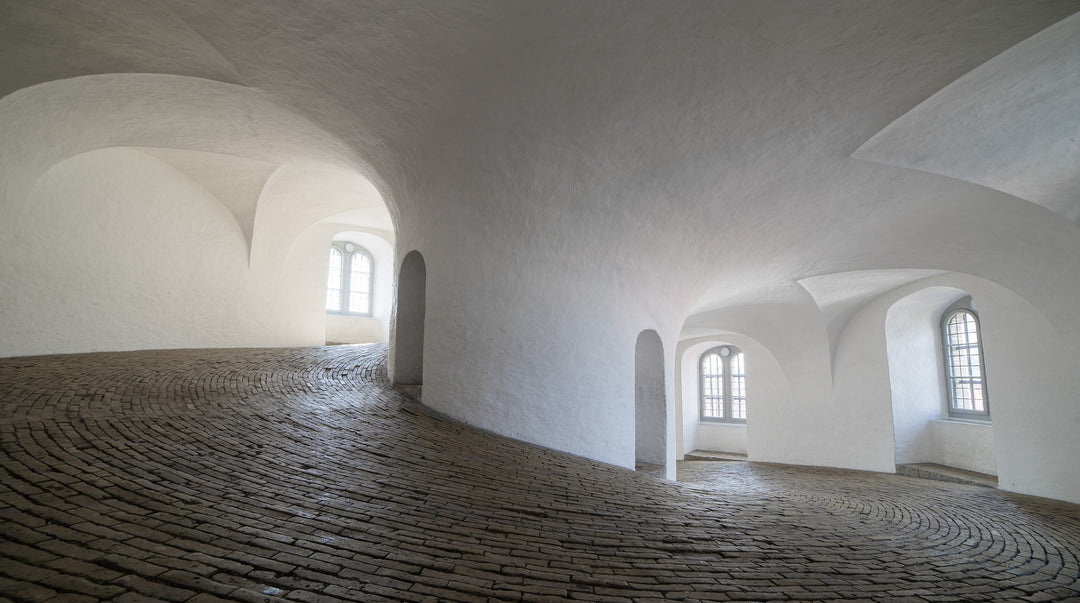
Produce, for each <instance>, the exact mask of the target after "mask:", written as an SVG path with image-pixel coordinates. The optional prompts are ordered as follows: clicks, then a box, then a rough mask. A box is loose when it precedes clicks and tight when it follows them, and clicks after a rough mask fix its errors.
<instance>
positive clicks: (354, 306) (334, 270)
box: [326, 241, 373, 316]
mask: <svg viewBox="0 0 1080 603" xmlns="http://www.w3.org/2000/svg"><path fill="white" fill-rule="evenodd" d="M372 272H373V270H372V261H371V254H369V253H368V252H367V251H366V250H365V249H364V248H363V247H360V246H359V245H356V244H354V243H346V242H344V241H334V242H333V243H332V244H331V246H330V272H329V274H328V276H327V280H326V311H327V312H329V313H331V314H351V315H354V316H371V277H372Z"/></svg>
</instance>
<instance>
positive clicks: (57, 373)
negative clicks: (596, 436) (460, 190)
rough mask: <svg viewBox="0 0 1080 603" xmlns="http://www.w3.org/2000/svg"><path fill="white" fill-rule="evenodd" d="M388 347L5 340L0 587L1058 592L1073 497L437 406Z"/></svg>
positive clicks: (677, 595)
mask: <svg viewBox="0 0 1080 603" xmlns="http://www.w3.org/2000/svg"><path fill="white" fill-rule="evenodd" d="M384 355H385V350H384V348H382V347H361V348H357V347H336V348H317V349H300V350H296V349H293V350H200V351H169V352H137V353H110V354H92V355H76V356H55V357H41V358H15V359H0V409H2V410H0V600H20V601H21V600H49V599H53V598H56V599H57V600H66V601H80V600H98V599H116V600H118V601H139V600H165V601H213V600H216V599H217V598H220V599H229V600H244V601H264V600H272V599H274V598H283V599H288V600H300V601H311V600H327V601H332V600H335V599H346V600H381V599H404V600H437V599H445V600H455V601H459V600H484V599H487V598H489V597H494V598H497V599H505V600H542V599H548V600H564V599H580V600H602V601H631V600H632V601H647V600H652V599H709V600H773V599H775V600H835V599H845V598H847V599H856V598H862V599H873V600H888V599H897V600H913V601H920V600H929V601H956V600H986V599H1014V600H1024V599H1026V600H1059V601H1060V600H1069V599H1070V598H1072V599H1074V600H1075V599H1078V598H1080V567H1078V563H1077V555H1078V551H1080V507H1078V506H1077V505H1069V504H1064V503H1055V502H1049V501H1045V500H1041V499H1035V498H1029V497H1022V496H1016V495H1009V494H1006V493H1003V492H1000V491H997V490H992V489H987V488H977V487H971V486H962V485H956V484H948V483H944V482H932V481H926V480H919V479H915V478H906V477H898V476H886V475H878V474H868V473H857V472H847V471H837V470H824V469H808V468H796V467H784V466H767V465H760V464H754V463H735V462H693V463H683V464H682V466H681V467H680V478H681V479H682V480H685V481H686V482H693V483H673V482H664V481H661V480H657V479H654V478H649V477H647V476H643V475H638V474H635V473H634V472H632V471H627V470H624V469H619V468H615V467H611V466H607V465H603V464H600V463H595V462H590V461H586V460H582V459H579V458H575V457H572V456H569V455H565V454H560V453H557V452H553V451H549V450H543V449H539V448H534V447H530V446H528V445H525V444H521V443H517V442H513V441H509V440H505V439H502V438H499V437H496V436H494V435H491V434H488V433H483V432H479V431H476V430H472V429H469V428H465V427H462V426H460V425H456V424H452V423H447V422H445V421H443V420H440V419H439V418H437V417H434V416H431V415H429V414H427V413H426V412H424V411H423V409H421V408H419V407H418V406H417V405H415V404H414V403H411V402H409V401H408V400H407V399H405V398H403V397H402V396H400V395H399V394H397V393H396V392H394V391H393V390H391V389H390V388H389V387H388V386H387V384H386V381H385V377H384V371H383V368H382V367H383V362H384Z"/></svg>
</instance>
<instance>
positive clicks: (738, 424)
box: [698, 419, 746, 429]
mask: <svg viewBox="0 0 1080 603" xmlns="http://www.w3.org/2000/svg"><path fill="white" fill-rule="evenodd" d="M698 425H715V426H717V427H739V428H742V429H746V421H721V420H719V419H698Z"/></svg>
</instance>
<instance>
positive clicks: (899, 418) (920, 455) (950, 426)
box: [885, 286, 997, 475]
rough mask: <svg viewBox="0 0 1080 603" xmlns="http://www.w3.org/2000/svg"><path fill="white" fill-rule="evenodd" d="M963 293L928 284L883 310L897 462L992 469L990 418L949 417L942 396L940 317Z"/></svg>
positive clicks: (994, 466)
mask: <svg viewBox="0 0 1080 603" xmlns="http://www.w3.org/2000/svg"><path fill="white" fill-rule="evenodd" d="M963 298H970V296H969V294H968V292H967V291H964V290H962V289H958V288H955V287H948V286H933V287H927V288H925V289H921V290H919V291H916V292H914V293H911V294H909V295H906V296H905V297H903V298H901V299H899V300H897V301H896V302H895V303H894V304H892V306H890V307H889V310H888V313H887V314H886V319H885V335H886V344H887V347H888V359H889V386H890V390H891V398H892V413H893V438H894V441H895V446H896V464H897V465H906V464H912V463H936V464H940V465H948V466H952V467H958V468H961V469H968V470H972V471H978V472H980V473H987V474H991V475H996V474H997V463H996V457H995V454H994V434H993V429H992V427H991V424H990V423H988V422H987V423H982V422H977V421H975V422H973V421H963V420H959V421H958V420H953V419H951V418H950V417H949V412H948V401H947V400H946V398H945V376H944V357H943V355H942V343H941V317H942V313H944V312H945V311H946V309H948V308H949V307H950V305H951V304H953V303H954V302H956V301H957V300H959V299H963Z"/></svg>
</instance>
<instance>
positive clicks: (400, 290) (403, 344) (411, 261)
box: [390, 250, 427, 394]
mask: <svg viewBox="0 0 1080 603" xmlns="http://www.w3.org/2000/svg"><path fill="white" fill-rule="evenodd" d="M426 283H427V268H426V266H425V264H424V256H422V255H420V252H419V251H416V250H413V251H410V252H409V253H408V254H407V255H406V256H405V259H403V260H402V261H401V269H400V271H399V272H398V286H397V299H396V301H395V320H394V337H393V341H394V346H393V350H392V353H391V358H390V381H391V382H392V383H393V384H394V385H414V386H418V385H420V384H422V383H423V382H424V308H425V291H426ZM416 393H417V394H418V393H419V392H416Z"/></svg>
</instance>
